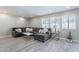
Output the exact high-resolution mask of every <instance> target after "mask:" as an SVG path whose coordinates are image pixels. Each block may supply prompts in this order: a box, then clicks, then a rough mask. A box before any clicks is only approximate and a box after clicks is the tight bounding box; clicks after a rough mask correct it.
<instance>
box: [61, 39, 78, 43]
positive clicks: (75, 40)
mask: <svg viewBox="0 0 79 59" xmlns="http://www.w3.org/2000/svg"><path fill="white" fill-rule="evenodd" d="M61 40H66V41H69V40H68V39H66V38H61ZM72 42H76V43H79V40H72Z"/></svg>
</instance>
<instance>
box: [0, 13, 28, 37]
mask: <svg viewBox="0 0 79 59" xmlns="http://www.w3.org/2000/svg"><path fill="white" fill-rule="evenodd" d="M22 26H24V27H25V26H27V20H26V19H22V18H20V17H15V16H9V15H5V14H0V36H3V35H4V36H6V35H10V34H11V28H13V27H22Z"/></svg>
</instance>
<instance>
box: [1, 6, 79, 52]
mask: <svg viewBox="0 0 79 59" xmlns="http://www.w3.org/2000/svg"><path fill="white" fill-rule="evenodd" d="M78 19H79V7H78V6H6V7H5V6H2V7H0V47H1V49H0V51H1V52H2V51H3V52H4V51H5V52H57V51H58V52H60V51H61V52H69V51H70V52H74V51H79V49H78V48H79V37H78V34H79V31H78V30H79V26H78V24H79V23H78V22H79V20H78Z"/></svg>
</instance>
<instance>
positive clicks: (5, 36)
mask: <svg viewBox="0 0 79 59" xmlns="http://www.w3.org/2000/svg"><path fill="white" fill-rule="evenodd" d="M7 37H12V36H11V35H4V36H0V38H7Z"/></svg>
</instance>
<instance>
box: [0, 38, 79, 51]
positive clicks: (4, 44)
mask: <svg viewBox="0 0 79 59" xmlns="http://www.w3.org/2000/svg"><path fill="white" fill-rule="evenodd" d="M78 51H79V43H75V42H73V43H71V42H68V41H65V40H56V39H49V40H48V41H46V42H45V43H42V42H40V41H36V40H34V39H33V37H19V38H12V37H9V38H0V52H78Z"/></svg>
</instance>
